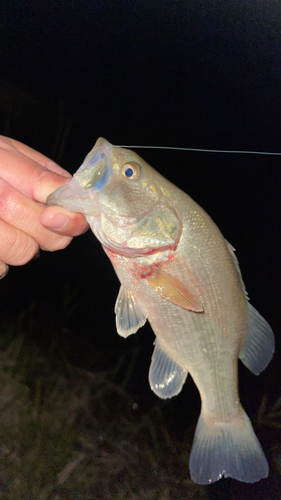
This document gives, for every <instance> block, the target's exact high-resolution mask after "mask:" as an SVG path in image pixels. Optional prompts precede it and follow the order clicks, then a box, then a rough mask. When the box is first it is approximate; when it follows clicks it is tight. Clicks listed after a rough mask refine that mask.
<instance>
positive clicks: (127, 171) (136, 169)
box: [122, 161, 140, 181]
mask: <svg viewBox="0 0 281 500" xmlns="http://www.w3.org/2000/svg"><path fill="white" fill-rule="evenodd" d="M122 174H123V175H124V176H125V177H126V178H127V179H130V180H133V181H135V180H136V179H138V178H139V175H140V165H139V164H138V163H136V162H134V161H132V162H130V163H125V165H124V166H123V168H122Z"/></svg>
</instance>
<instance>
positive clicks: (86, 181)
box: [47, 139, 112, 215]
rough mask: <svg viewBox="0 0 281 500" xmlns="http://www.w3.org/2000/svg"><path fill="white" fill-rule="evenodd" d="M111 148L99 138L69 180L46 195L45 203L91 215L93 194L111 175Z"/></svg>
mask: <svg viewBox="0 0 281 500" xmlns="http://www.w3.org/2000/svg"><path fill="white" fill-rule="evenodd" d="M111 149H112V145H111V144H110V143H109V142H107V141H105V140H104V139H99V140H98V141H97V143H96V145H95V147H94V148H93V149H92V151H90V153H89V154H88V155H87V156H86V158H85V160H84V162H83V163H82V165H81V167H80V168H79V169H78V170H77V172H76V173H75V174H74V176H73V178H72V179H71V181H69V182H68V183H67V184H65V185H64V186H61V187H59V188H58V189H56V191H54V192H53V193H51V194H50V195H49V196H48V198H47V205H48V206H52V205H58V206H62V207H64V208H65V209H67V210H70V211H74V212H81V213H83V214H86V215H93V212H95V209H94V206H95V198H96V196H95V194H96V192H97V191H100V190H101V189H103V187H104V186H105V185H106V184H107V182H108V180H109V179H110V177H111V175H112V168H111V164H110V154H111Z"/></svg>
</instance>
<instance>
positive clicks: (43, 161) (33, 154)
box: [0, 136, 70, 177]
mask: <svg viewBox="0 0 281 500" xmlns="http://www.w3.org/2000/svg"><path fill="white" fill-rule="evenodd" d="M1 139H3V140H4V142H1ZM5 143H6V144H7V147H8V145H9V146H10V148H9V147H8V150H9V151H10V150H11V149H16V150H18V151H19V152H20V153H22V154H23V155H24V156H26V157H27V158H30V159H31V160H33V161H34V162H36V163H38V164H39V165H41V166H42V167H45V168H47V169H48V170H51V171H52V172H56V173H57V174H59V175H64V176H67V177H70V174H69V172H67V170H65V169H64V168H62V167H60V166H59V165H58V164H57V163H55V162H54V161H53V160H50V158H48V157H47V156H45V155H43V154H42V153H39V151H36V150H35V149H32V148H30V147H29V146H27V145H26V144H23V143H22V142H19V141H16V140H15V139H11V138H10V137H4V136H0V147H3V148H4V149H5V147H6V146H5Z"/></svg>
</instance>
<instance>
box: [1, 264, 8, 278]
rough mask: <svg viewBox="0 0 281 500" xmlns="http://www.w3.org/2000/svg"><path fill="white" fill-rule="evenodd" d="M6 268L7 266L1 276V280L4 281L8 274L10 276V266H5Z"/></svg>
mask: <svg viewBox="0 0 281 500" xmlns="http://www.w3.org/2000/svg"><path fill="white" fill-rule="evenodd" d="M5 266H6V268H5V269H4V271H2V272H1V274H0V280H2V279H3V278H5V276H6V274H8V271H9V266H7V264H5Z"/></svg>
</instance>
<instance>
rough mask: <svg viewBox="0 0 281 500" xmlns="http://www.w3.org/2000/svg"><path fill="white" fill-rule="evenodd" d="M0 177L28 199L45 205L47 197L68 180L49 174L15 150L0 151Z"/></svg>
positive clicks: (53, 173)
mask: <svg viewBox="0 0 281 500" xmlns="http://www.w3.org/2000/svg"><path fill="white" fill-rule="evenodd" d="M0 155H1V177H2V178H3V179H5V180H6V181H7V182H8V183H9V184H10V185H12V186H14V187H15V188H17V189H18V190H20V191H21V192H22V193H24V194H25V195H26V196H28V197H29V198H32V199H34V200H36V201H39V202H41V203H45V201H46V199H47V196H48V195H49V194H50V193H52V192H53V191H55V190H56V189H57V188H58V187H60V186H63V185H64V184H65V183H66V182H67V180H68V179H70V178H71V176H70V174H68V176H69V177H68V178H66V177H63V176H61V175H58V174H56V173H55V172H51V171H50V170H48V169H47V168H45V167H42V166H41V165H39V164H38V163H36V162H35V161H33V160H31V159H30V158H28V157H27V156H24V155H22V154H21V153H20V152H19V151H17V150H10V151H8V150H6V149H2V150H1V151H0Z"/></svg>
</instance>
